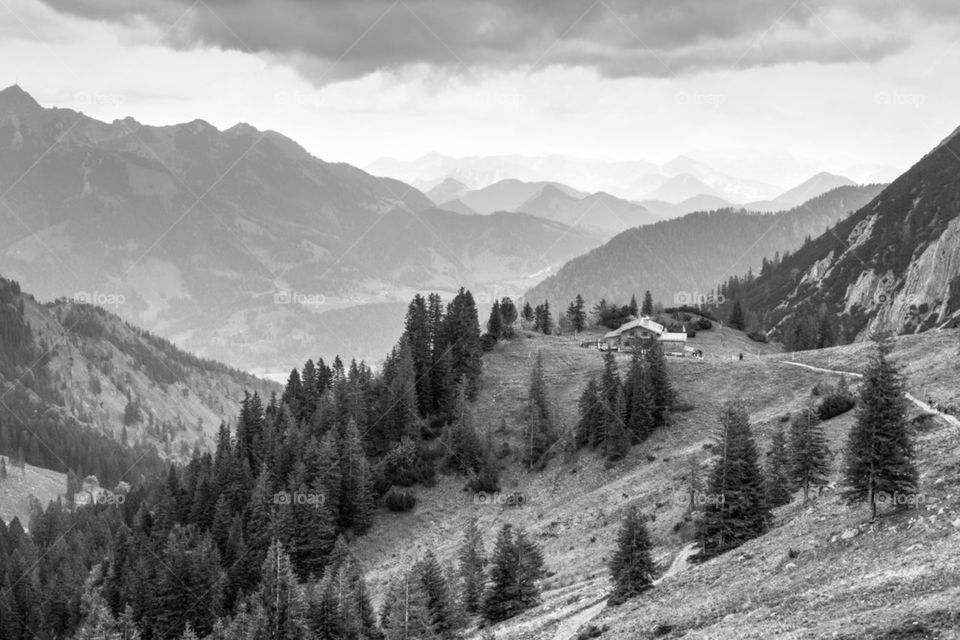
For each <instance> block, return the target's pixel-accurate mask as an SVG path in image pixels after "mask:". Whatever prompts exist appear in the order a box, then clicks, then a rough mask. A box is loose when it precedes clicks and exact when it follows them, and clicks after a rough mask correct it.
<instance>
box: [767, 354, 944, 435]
mask: <svg viewBox="0 0 960 640" xmlns="http://www.w3.org/2000/svg"><path fill="white" fill-rule="evenodd" d="M779 362H782V363H783V364H789V365H792V366H794V367H803V368H804V369H809V370H810V371H819V372H820V373H832V374H836V375H843V376H850V377H851V378H862V377H863V374H862V373H856V372H853V371H840V370H838V369H824V368H822V367H814V366H812V365H809V364H803V363H802V362H793V361H791V360H779ZM905 395H906V396H907V400H909V401H910V402H912V403H913V404H915V405H916V406H917V407H918V408H919V409H920V410H921V411H926V412H927V413H932V414H933V415H935V416H938V417H939V418H941V419H943V420H944V421H946V423H947V424H949V425H951V426H953V427H955V428H957V429H960V420H958V419H957V418H956V416H952V415H950V414H949V413H943V412H942V411H938V410H937V409H934V408H933V407H931V406H930V405H929V404H927V403H926V402H924V401H923V400H920V399H919V398H917V397H914V396H913V395H912V394H910V393H906V394H905Z"/></svg>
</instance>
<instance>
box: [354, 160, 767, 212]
mask: <svg viewBox="0 0 960 640" xmlns="http://www.w3.org/2000/svg"><path fill="white" fill-rule="evenodd" d="M366 169H367V170H368V171H370V172H371V173H373V174H374V175H385V176H391V177H393V178H396V179H398V180H402V181H404V182H408V183H410V184H413V185H415V186H417V187H419V188H421V189H427V190H429V189H433V188H434V187H435V186H437V185H439V184H441V183H442V182H443V181H444V180H446V179H447V178H453V179H455V180H457V181H459V182H462V183H464V184H466V185H468V186H469V187H470V188H471V189H480V188H483V187H486V186H489V185H492V184H494V183H496V182H500V181H502V180H507V179H512V180H520V181H521V182H558V183H561V184H565V185H570V186H571V187H573V188H575V189H577V190H578V191H584V192H589V193H595V192H598V191H602V192H606V193H610V194H613V195H615V196H617V197H619V198H625V199H628V200H642V199H644V198H652V199H655V198H656V197H657V196H653V195H651V192H653V191H654V190H656V189H657V188H659V187H660V186H662V185H663V184H664V183H665V182H667V181H668V180H669V179H670V178H675V177H676V176H678V175H681V174H689V175H691V176H693V177H695V178H697V180H699V181H701V182H702V183H703V184H705V185H707V186H708V187H710V189H709V190H704V191H697V192H691V193H687V194H686V195H685V196H683V197H681V198H679V199H678V200H676V201H679V200H685V199H686V198H689V197H691V196H695V195H698V194H699V193H715V194H716V195H718V196H719V197H721V198H723V199H724V200H726V201H728V202H732V203H737V204H742V203H745V202H750V201H754V200H771V199H773V198H774V197H776V196H777V195H778V194H780V193H781V192H782V191H783V187H782V186H776V185H772V184H768V183H766V182H762V181H760V180H753V179H749V178H741V177H737V176H732V175H729V174H727V173H724V172H722V171H718V170H717V169H714V168H713V167H712V166H710V165H709V164H707V163H705V162H702V161H699V160H696V159H694V158H690V157H688V156H677V157H676V158H673V159H672V160H670V161H669V162H666V163H665V164H663V165H657V164H654V163H652V162H648V161H646V160H619V161H617V160H597V159H590V158H568V157H564V156H559V155H549V156H520V155H500V156H468V157H462V158H455V157H452V156H447V155H443V154H439V153H428V154H426V155H424V156H422V157H420V158H417V159H415V160H409V161H405V160H397V159H394V158H380V159H378V160H375V161H374V162H372V163H370V164H369V165H367V167H366Z"/></svg>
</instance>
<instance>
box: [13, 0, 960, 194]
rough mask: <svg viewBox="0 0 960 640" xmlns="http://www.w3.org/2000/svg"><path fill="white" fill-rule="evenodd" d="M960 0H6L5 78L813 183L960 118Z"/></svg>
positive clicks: (77, 104)
mask: <svg viewBox="0 0 960 640" xmlns="http://www.w3.org/2000/svg"><path fill="white" fill-rule="evenodd" d="M958 18H960V6H957V4H956V2H955V0H925V1H924V2H903V1H901V0H836V1H832V2H827V1H825V0H798V1H786V2H784V1H780V0H727V1H725V2H716V1H715V0H646V1H645V0H629V1H627V0H595V1H593V0H553V1H551V2H542V1H539V0H521V1H516V0H513V1H510V0H485V1H483V2H479V1H477V0H350V1H348V0H322V1H320V0H271V1H270V2H266V1H262V0H261V1H259V2H254V1H253V0H0V85H3V86H6V85H9V84H13V83H15V82H16V83H19V84H20V86H21V87H23V88H24V89H25V90H26V91H28V92H30V93H31V94H32V95H33V96H34V98H35V99H37V101H38V102H40V103H41V104H43V105H44V106H60V107H69V108H73V109H77V110H80V111H83V112H85V113H87V114H89V115H91V116H93V117H96V118H99V119H103V120H107V121H109V120H113V119H115V118H122V117H126V116H133V117H134V118H136V119H137V120H139V121H140V122H143V123H146V124H171V123H176V122H185V121H190V120H194V119H197V118H201V119H204V120H207V121H209V122H211V123H212V124H214V125H216V126H217V127H220V128H227V127H230V126H232V125H233V124H236V123H237V122H247V123H249V124H252V125H253V126H255V127H257V128H260V129H274V130H276V131H279V132H281V133H283V134H285V135H288V136H290V137H292V138H294V139H295V140H297V141H298V142H299V143H301V144H302V145H303V146H304V147H306V148H307V149H308V150H309V151H310V152H312V153H313V154H315V155H317V156H318V157H320V158H323V159H324V160H329V161H344V162H350V163H352V164H357V165H360V166H363V165H365V164H367V163H369V162H371V161H373V160H374V159H376V158H378V157H381V156H390V157H396V158H401V159H413V158H416V157H418V156H421V155H423V154H426V153H428V152H440V153H444V154H449V155H453V156H476V155H505V154H522V155H545V154H559V155H564V156H568V157H587V158H600V159H607V160H640V159H642V160H648V161H653V162H657V163H662V162H666V161H667V160H669V159H670V158H672V157H674V156H677V155H681V154H682V155H688V156H692V157H695V158H698V159H700V160H703V161H706V162H708V163H710V164H713V165H714V166H716V167H717V168H719V169H722V170H724V171H727V172H729V173H732V174H734V175H739V176H742V177H749V178H753V179H757V180H763V181H766V182H771V183H773V184H780V185H783V186H791V184H793V183H795V182H796V181H797V179H798V178H801V177H807V176H808V175H810V174H812V173H813V172H815V171H820V170H829V171H833V172H837V173H844V174H845V175H848V176H850V177H852V178H854V179H855V180H859V181H864V180H868V179H870V178H871V177H872V176H873V174H874V173H875V172H876V171H880V172H881V173H889V172H890V171H902V170H904V169H906V168H907V167H909V166H910V165H911V164H912V163H913V162H915V161H916V160H917V159H919V158H920V156H922V155H923V154H924V153H926V152H927V151H928V150H929V149H930V148H932V147H933V146H934V145H936V144H937V143H938V142H939V141H940V140H941V139H943V138H944V137H946V136H947V135H948V134H950V133H951V132H952V131H953V130H954V129H956V128H957V127H958V126H960V91H957V90H956V78H957V77H958V76H960V73H958V72H960V20H958Z"/></svg>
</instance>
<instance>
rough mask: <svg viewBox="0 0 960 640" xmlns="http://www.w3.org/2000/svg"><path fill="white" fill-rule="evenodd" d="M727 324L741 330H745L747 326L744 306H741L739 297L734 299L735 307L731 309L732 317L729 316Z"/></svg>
mask: <svg viewBox="0 0 960 640" xmlns="http://www.w3.org/2000/svg"><path fill="white" fill-rule="evenodd" d="M727 324H728V325H729V326H730V327H732V328H734V329H738V330H740V331H743V329H744V327H746V320H745V319H744V316H743V306H741V304H740V299H739V298H737V299H736V300H734V301H733V309H731V311H730V317H729V318H727Z"/></svg>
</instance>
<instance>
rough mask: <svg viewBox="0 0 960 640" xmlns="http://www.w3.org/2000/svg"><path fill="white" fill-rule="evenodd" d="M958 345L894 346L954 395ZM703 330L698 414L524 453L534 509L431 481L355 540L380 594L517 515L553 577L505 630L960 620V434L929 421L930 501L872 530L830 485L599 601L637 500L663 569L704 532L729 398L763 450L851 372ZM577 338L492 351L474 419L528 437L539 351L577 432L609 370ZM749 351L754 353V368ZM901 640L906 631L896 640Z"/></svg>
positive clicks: (922, 435) (507, 635) (505, 482)
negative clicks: (720, 422) (953, 354)
mask: <svg viewBox="0 0 960 640" xmlns="http://www.w3.org/2000/svg"><path fill="white" fill-rule="evenodd" d="M956 339H957V336H956V335H955V334H954V335H934V334H928V335H926V336H918V337H913V336H911V337H909V338H902V339H900V340H899V341H898V343H897V350H896V351H895V353H894V356H895V357H896V358H897V359H898V360H899V361H901V362H902V363H903V366H904V369H905V372H906V373H907V376H908V385H909V386H910V387H911V388H919V387H924V388H931V389H932V388H934V385H937V386H936V388H937V389H940V388H941V386H942V388H943V389H945V390H946V389H947V383H946V382H945V381H948V380H950V375H952V376H953V377H952V379H953V380H954V381H955V380H956V379H957V377H956V373H955V371H956V369H955V366H956V365H955V364H954V362H953V361H952V360H951V359H945V358H941V357H938V356H937V355H936V353H934V354H932V355H930V354H928V352H930V351H942V349H943V348H945V347H944V345H946V344H950V343H951V340H952V341H953V342H952V344H956ZM694 340H695V341H696V342H694V341H691V344H696V343H700V344H702V345H703V346H700V345H698V347H699V348H703V349H704V352H705V355H706V357H705V359H704V360H695V359H669V369H670V372H671V375H672V378H673V381H674V384H675V385H676V387H677V388H678V389H679V390H680V392H681V396H682V400H683V401H684V402H686V403H689V404H690V405H691V406H692V409H691V410H690V411H686V412H683V413H677V414H675V415H674V421H673V424H672V425H671V426H670V427H669V428H667V429H664V430H661V431H660V432H658V433H656V434H654V436H653V437H651V438H650V439H649V440H648V441H647V442H645V443H644V444H642V445H639V446H636V447H634V448H633V449H632V450H631V451H630V453H629V455H628V456H627V457H626V458H625V459H624V460H622V461H620V462H618V463H616V464H615V465H614V466H612V467H609V468H608V466H607V465H606V464H604V462H603V461H602V460H600V459H599V458H598V457H597V456H596V455H595V454H594V453H592V452H579V453H578V454H574V455H571V456H558V457H557V458H556V459H554V460H553V461H552V462H551V463H550V465H549V466H548V467H547V469H546V470H544V471H541V472H528V471H526V470H524V469H523V468H522V467H520V466H519V465H518V464H516V463H515V462H512V461H511V459H510V458H509V457H508V458H506V459H504V461H503V463H504V464H505V466H506V470H505V471H504V473H503V474H502V483H501V484H502V490H503V491H504V492H520V493H521V494H522V495H523V497H524V501H523V505H522V506H520V507H510V506H503V505H496V504H491V502H492V501H490V500H488V501H486V502H485V503H483V504H478V503H477V501H476V500H475V497H474V496H473V495H472V494H470V493H468V492H467V491H466V490H465V487H464V479H463V478H462V477H460V476H443V477H442V479H441V481H440V482H439V483H438V484H437V486H435V487H432V488H418V489H417V493H418V498H419V502H418V505H417V507H416V509H415V510H414V511H413V512H411V513H406V514H399V515H397V514H390V515H386V516H383V517H382V518H379V519H378V520H377V522H376V524H375V526H374V528H373V530H372V531H371V533H370V534H369V535H367V536H365V537H363V538H361V539H359V540H358V541H356V542H355V544H354V551H355V553H356V554H357V556H358V557H359V558H360V559H361V560H362V561H363V563H364V565H365V567H366V569H367V570H368V572H369V573H368V575H369V577H370V580H371V585H372V587H373V588H374V591H375V593H379V592H380V590H381V589H382V588H383V586H384V584H385V582H386V580H387V579H389V578H390V577H391V576H392V575H395V574H396V572H397V571H398V570H401V569H403V568H405V567H407V566H409V565H410V564H411V563H412V562H413V561H414V560H415V559H417V558H418V557H420V556H422V555H423V554H424V553H425V552H426V550H428V549H431V550H433V551H434V552H435V553H436V554H437V555H438V556H439V557H440V558H441V559H442V560H444V561H446V562H448V563H452V562H453V559H454V557H455V552H456V548H457V545H458V543H459V539H460V535H461V531H462V528H463V524H464V522H465V521H466V519H467V518H468V517H469V516H470V515H476V516H477V517H478V518H479V521H480V523H481V526H482V527H483V529H484V530H485V531H486V542H487V545H488V548H490V547H492V543H493V538H494V535H495V530H496V529H497V528H498V527H499V526H500V525H501V524H503V523H507V522H509V523H512V524H514V525H519V526H523V527H525V528H527V529H528V530H529V531H530V532H532V534H533V535H534V537H535V539H536V540H537V541H538V543H540V544H541V545H542V546H543V548H544V551H545V555H546V558H547V565H548V568H549V570H550V576H549V578H547V580H546V581H545V584H544V587H545V591H544V594H543V604H542V605H541V606H539V607H537V608H536V609H534V610H532V611H529V612H527V613H526V614H524V615H521V616H519V617H518V618H516V619H513V620H510V621H507V622H505V623H503V624H501V625H498V626H497V627H495V628H494V631H495V632H496V637H497V638H499V639H501V640H504V639H509V640H515V639H516V640H524V639H531V640H532V639H536V640H540V639H548V638H550V639H554V638H556V639H564V640H565V639H566V638H569V637H575V634H574V633H573V631H571V627H573V628H575V627H579V626H580V625H582V624H586V623H587V622H588V621H589V620H590V619H591V618H593V617H594V616H596V618H595V619H594V620H593V622H592V624H597V625H599V626H603V625H606V626H607V627H608V629H607V631H605V632H604V633H603V635H602V638H623V639H627V638H631V639H633V638H644V637H680V636H681V635H682V636H683V637H685V638H769V637H788V638H817V637H848V638H854V637H856V638H874V637H891V638H892V637H937V636H934V635H912V636H911V635H909V634H910V633H913V632H912V631H910V629H918V630H926V631H924V632H923V633H927V632H929V633H931V634H932V633H938V632H939V631H940V630H944V629H947V628H950V625H952V624H960V613H958V611H960V571H958V567H960V545H958V544H957V540H958V536H960V478H958V471H960V458H958V453H960V449H958V448H960V439H958V438H956V434H954V433H952V431H951V429H950V428H948V427H947V425H945V424H941V422H940V421H939V420H931V421H926V422H921V423H920V424H921V425H922V429H920V430H919V431H918V433H917V441H918V448H919V452H920V461H919V464H920V467H921V469H923V491H924V492H925V493H926V494H928V495H929V496H930V498H931V501H930V502H928V503H927V504H925V505H924V507H923V508H922V509H921V510H915V511H911V512H907V513H905V514H898V515H896V516H894V517H887V518H882V519H881V520H880V521H879V522H877V523H875V524H872V525H867V524H866V522H867V519H868V517H869V513H868V512H867V511H866V510H865V509H863V508H851V507H849V506H847V505H846V504H844V503H843V502H842V501H841V500H840V498H839V497H838V493H837V492H836V490H835V489H833V488H830V489H827V490H826V491H825V492H824V493H823V495H821V496H819V497H817V498H816V499H814V500H813V501H812V502H811V503H810V504H809V505H806V506H804V505H803V504H802V500H799V499H798V500H795V501H794V502H793V503H792V504H790V505H787V506H786V507H783V508H781V509H780V510H779V512H778V513H777V526H776V527H775V528H774V529H773V530H772V531H771V532H770V533H768V534H767V535H765V536H763V537H762V538H760V539H758V540H755V541H753V542H751V543H749V544H748V545H746V546H744V547H743V548H742V549H740V550H738V551H735V552H733V553H730V554H727V555H726V556H724V557H721V558H718V559H715V560H713V561H711V562H708V563H706V564H703V565H694V566H693V567H691V568H689V569H687V570H685V571H679V572H677V573H676V574H674V575H671V576H670V577H668V578H666V579H665V580H664V581H663V582H662V583H661V584H660V585H659V586H657V587H656V588H655V589H653V590H651V591H650V592H649V593H648V595H646V596H645V597H643V598H642V599H639V600H636V601H633V602H630V603H627V604H625V605H622V606H621V607H618V608H614V609H602V608H601V607H600V606H599V605H598V604H597V603H598V601H600V600H601V599H602V598H603V596H604V595H605V593H606V591H607V590H608V589H609V585H608V582H607V577H606V574H607V570H606V563H607V561H608V559H609V557H610V554H611V551H612V549H613V541H614V536H615V534H616V529H617V526H618V524H619V520H620V516H621V514H622V512H623V510H624V508H625V507H627V506H630V505H634V504H636V505H638V506H640V508H641V509H642V510H643V511H644V512H645V513H647V514H649V516H650V517H651V518H652V521H651V522H650V523H649V527H650V530H651V535H652V537H653V540H654V543H655V557H656V559H657V560H658V562H659V563H660V565H661V567H662V568H663V570H666V568H667V567H668V566H669V565H670V564H671V562H672V561H673V560H674V557H675V556H676V555H677V554H678V553H679V552H680V551H681V549H683V548H684V546H685V545H686V544H687V543H688V542H689V541H690V539H691V534H692V532H691V531H690V528H689V527H685V526H682V524H680V525H678V523H682V522H683V520H684V514H685V509H686V507H685V500H686V493H685V482H686V480H687V474H688V471H689V469H690V467H691V459H693V460H695V464H698V465H700V466H701V468H702V469H704V470H705V469H706V468H707V465H708V464H709V457H708V454H707V452H706V451H705V448H704V447H705V445H707V444H708V442H709V441H710V437H711V431H712V429H713V428H714V426H715V425H716V418H717V414H718V412H719V410H720V407H721V406H722V404H723V403H724V401H725V400H726V399H728V398H731V397H735V396H740V397H742V398H744V400H745V402H746V404H747V407H748V410H749V411H750V415H751V421H752V424H753V427H754V432H755V435H756V438H757V440H758V443H759V445H760V447H761V448H763V449H765V448H766V447H767V444H768V442H769V438H770V434H771V432H772V430H773V428H774V427H775V426H776V425H777V424H779V423H780V421H781V419H782V416H784V415H785V414H787V413H789V412H791V411H796V410H797V409H799V408H801V407H803V406H804V405H805V404H806V402H807V401H808V399H809V397H810V390H811V389H812V388H813V386H814V385H815V384H816V383H817V382H819V381H822V380H825V379H829V380H831V381H832V380H835V379H836V376H831V375H829V374H821V373H817V372H814V371H810V370H807V369H803V368H799V367H794V366H789V365H786V364H784V363H782V362H781V360H785V359H790V358H789V357H788V356H789V354H778V353H776V348H775V347H772V346H770V345H758V343H753V342H752V341H749V340H748V339H747V338H745V337H744V336H743V335H742V334H739V333H738V332H733V331H729V330H726V329H724V330H723V333H721V332H719V331H714V332H711V331H706V332H701V333H700V334H698V336H697V338H695V339H694ZM925 340H929V341H930V343H929V345H925V343H924V341H925ZM578 343H579V339H578V338H574V337H572V336H564V337H544V336H525V337H521V338H517V339H515V340H513V341H510V342H508V343H505V344H503V343H502V344H500V345H498V346H497V348H496V350H495V351H494V352H493V353H491V354H488V355H487V356H485V358H484V376H483V385H482V390H481V393H480V396H479V398H478V401H477V405H476V414H477V416H478V418H479V420H478V421H479V424H480V426H481V428H482V429H483V430H484V431H487V430H490V431H492V433H493V438H494V440H495V442H500V441H505V442H507V443H512V444H514V445H515V444H518V443H519V435H518V434H519V430H520V428H521V425H522V416H523V408H524V402H525V397H526V396H525V394H526V388H527V382H528V379H529V372H530V368H531V366H532V363H533V359H534V358H535V356H536V353H537V352H538V351H540V352H542V354H543V358H544V366H545V369H546V374H547V380H548V386H549V389H550V392H551V394H552V398H553V400H554V401H555V403H556V405H557V408H558V416H559V419H558V422H559V424H560V425H561V428H566V429H569V428H572V426H573V424H574V423H575V419H576V415H575V411H576V400H577V397H578V396H579V394H580V391H581V390H582V387H583V384H584V383H585V381H586V379H587V377H588V376H589V375H591V374H594V373H598V372H599V371H600V369H601V356H600V354H599V353H598V352H597V351H595V350H591V349H586V348H580V347H579V346H577V345H578ZM748 346H753V348H754V351H752V352H751V351H748V350H747V347H748ZM867 349H868V347H866V346H861V345H853V346H848V347H840V348H836V349H831V350H825V351H823V352H817V353H807V354H802V356H801V355H798V356H796V359H797V360H799V361H802V362H810V363H811V364H816V363H819V364H816V366H825V365H830V366H831V367H833V368H844V367H850V368H851V370H856V369H857V367H861V368H862V365H863V363H865V362H866V356H867V355H868V350H867ZM741 351H743V352H745V353H746V354H752V356H751V357H746V359H745V360H744V361H740V360H739V358H738V355H739V353H740V352H741ZM758 351H759V355H760V356H761V357H758V353H757V352H758ZM711 356H714V357H711ZM618 357H619V358H620V359H622V361H625V360H626V359H627V358H628V357H629V356H627V355H626V354H619V356H618ZM921 359H922V364H919V361H920V360H921ZM951 372H953V373H951ZM853 419H854V418H853V414H852V413H850V414H846V415H843V416H839V417H837V418H835V419H833V420H830V421H829V422H828V423H827V431H828V434H829V437H830V441H831V448H832V451H833V452H834V453H835V460H834V465H833V466H834V473H835V476H836V479H839V470H840V463H841V459H842V457H841V453H840V452H841V451H842V447H843V444H844V441H845V439H846V434H847V432H848V430H849V428H850V425H851V424H852V422H853ZM504 424H505V425H506V426H505V429H504V427H503V425H504ZM677 527H679V528H677ZM791 550H793V553H791V552H790V551H791ZM598 612H599V613H598ZM911 625H912V626H911ZM888 632H889V633H891V634H894V635H889V636H884V635H883V634H885V633H888ZM897 634H900V635H897ZM904 634H906V635H904ZM475 635H476V634H475ZM471 637H474V636H471ZM943 637H948V636H943Z"/></svg>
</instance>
